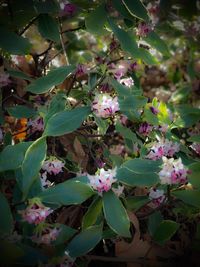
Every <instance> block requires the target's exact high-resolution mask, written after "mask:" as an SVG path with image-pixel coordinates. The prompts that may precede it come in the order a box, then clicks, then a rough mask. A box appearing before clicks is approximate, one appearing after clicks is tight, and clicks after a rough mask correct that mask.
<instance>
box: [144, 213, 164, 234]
mask: <svg viewBox="0 0 200 267" xmlns="http://www.w3.org/2000/svg"><path fill="white" fill-rule="evenodd" d="M162 221H163V217H162V214H161V212H160V211H156V212H154V213H153V214H151V215H150V216H149V218H148V231H149V233H150V235H152V236H153V235H154V234H155V233H156V231H157V228H158V226H159V225H160V224H161V222H162Z"/></svg>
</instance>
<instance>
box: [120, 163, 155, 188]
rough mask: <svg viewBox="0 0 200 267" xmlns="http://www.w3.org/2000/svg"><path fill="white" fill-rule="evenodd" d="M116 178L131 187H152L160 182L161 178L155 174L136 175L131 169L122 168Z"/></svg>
mask: <svg viewBox="0 0 200 267" xmlns="http://www.w3.org/2000/svg"><path fill="white" fill-rule="evenodd" d="M116 178H117V179H118V180H119V181H120V182H122V183H124V184H127V185H129V186H142V187H143V186H152V185H155V184H157V183H158V182H159V176H158V174H157V173H154V172H148V173H147V172H146V173H136V172H134V171H133V170H131V169H127V168H123V167H122V168H120V169H118V170H117V176H116Z"/></svg>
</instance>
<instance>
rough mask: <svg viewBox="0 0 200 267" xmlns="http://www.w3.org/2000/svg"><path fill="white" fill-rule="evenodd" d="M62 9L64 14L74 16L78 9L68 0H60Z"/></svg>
mask: <svg viewBox="0 0 200 267" xmlns="http://www.w3.org/2000/svg"><path fill="white" fill-rule="evenodd" d="M60 9H61V15H62V16H65V15H67V16H69V17H72V16H73V15H74V14H75V13H76V11H77V7H76V5H74V4H73V3H70V2H69V1H66V0H63V1H60Z"/></svg>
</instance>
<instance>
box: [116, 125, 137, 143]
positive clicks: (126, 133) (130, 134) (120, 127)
mask: <svg viewBox="0 0 200 267" xmlns="http://www.w3.org/2000/svg"><path fill="white" fill-rule="evenodd" d="M115 129H116V131H117V132H119V133H120V134H121V135H122V136H123V137H124V138H125V139H129V140H131V141H133V142H138V143H139V140H138V138H137V135H136V134H135V133H134V132H133V131H131V129H129V128H127V127H124V126H123V125H122V124H121V123H116V125H115Z"/></svg>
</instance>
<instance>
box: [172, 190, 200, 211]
mask: <svg viewBox="0 0 200 267" xmlns="http://www.w3.org/2000/svg"><path fill="white" fill-rule="evenodd" d="M172 194H173V195H174V196H175V197H177V198H179V199H180V200H182V201H183V202H185V203H187V204H190V205H192V206H195V207H197V208H199V207H200V190H178V191H174V192H172Z"/></svg>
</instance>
